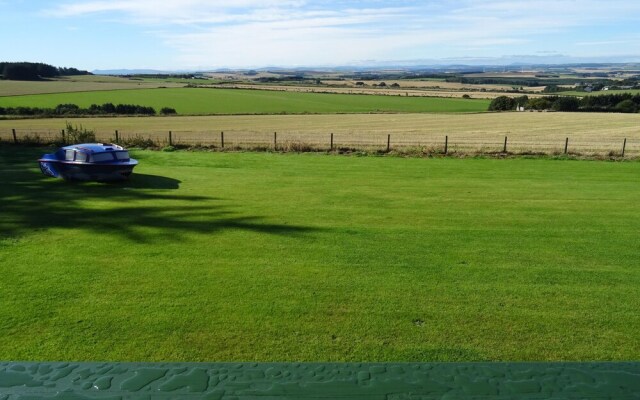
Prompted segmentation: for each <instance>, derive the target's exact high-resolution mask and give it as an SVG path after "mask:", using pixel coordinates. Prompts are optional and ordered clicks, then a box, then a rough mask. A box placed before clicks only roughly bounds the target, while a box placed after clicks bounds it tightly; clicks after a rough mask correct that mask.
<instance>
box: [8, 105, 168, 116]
mask: <svg viewBox="0 0 640 400" xmlns="http://www.w3.org/2000/svg"><path fill="white" fill-rule="evenodd" d="M160 114H163V115H168V114H176V110H175V109H173V108H170V107H163V108H162V109H161V110H160ZM0 115H20V116H23V115H28V116H40V117H57V116H62V115H64V116H71V115H156V110H155V109H154V108H153V107H146V106H140V105H136V104H116V105H114V104H112V103H105V104H102V105H98V104H92V105H91V106H90V107H89V108H81V107H79V106H77V105H76V104H58V105H57V106H56V107H55V108H40V107H0Z"/></svg>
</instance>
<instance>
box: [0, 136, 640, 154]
mask: <svg viewBox="0 0 640 400" xmlns="http://www.w3.org/2000/svg"><path fill="white" fill-rule="evenodd" d="M64 139H65V138H64V131H62V132H61V131H54V130H46V131H38V130H28V129H23V130H18V129H11V130H4V131H2V130H0V144H7V143H32V144H59V143H63V142H64ZM96 140H97V141H103V142H114V143H120V144H123V145H125V146H132V147H133V146H142V147H153V146H155V147H164V146H206V147H212V148H220V149H222V148H224V149H257V148H260V149H275V150H294V151H296V150H297V151H305V150H308V151H331V150H341V149H350V150H364V151H367V150H376V151H383V152H384V151H393V150H397V151H402V150H407V149H411V148H414V149H421V150H423V151H425V152H431V153H443V154H451V153H456V152H458V153H459V152H462V153H464V152H476V153H544V154H562V153H564V154H568V153H575V154H578V153H579V154H593V155H600V154H605V155H615V156H622V157H624V156H639V155H640V135H638V136H636V137H623V136H608V137H603V138H599V139H593V138H588V139H585V138H584V137H571V135H567V134H565V135H559V134H556V135H554V136H552V137H550V136H548V135H544V136H543V135H538V136H534V135H531V136H524V137H522V136H521V135H520V136H517V135H516V136H498V135H496V136H482V137H480V136H473V135H470V134H469V133H465V134H461V135H455V134H452V133H447V134H444V133H443V134H442V135H438V136H435V135H433V134H417V133H407V134H397V133H394V134H393V135H392V134H388V133H384V134H383V133H365V132H352V133H344V134H337V133H335V132H327V133H326V134H317V133H300V132H295V131H291V132H273V131H214V130H211V131H209V132H202V131H176V130H170V131H169V130H167V131H165V132H152V133H145V134H137V133H134V132H124V131H122V130H120V129H117V130H116V129H114V130H113V131H111V132H105V131H98V132H96Z"/></svg>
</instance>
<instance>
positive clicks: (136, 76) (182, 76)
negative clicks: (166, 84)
mask: <svg viewBox="0 0 640 400" xmlns="http://www.w3.org/2000/svg"><path fill="white" fill-rule="evenodd" d="M121 76H122V77H123V78H129V79H207V78H206V77H203V76H202V75H195V74H129V75H121Z"/></svg>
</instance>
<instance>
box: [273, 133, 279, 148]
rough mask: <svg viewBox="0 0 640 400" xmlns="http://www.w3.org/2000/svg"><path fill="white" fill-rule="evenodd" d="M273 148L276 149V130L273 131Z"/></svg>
mask: <svg viewBox="0 0 640 400" xmlns="http://www.w3.org/2000/svg"><path fill="white" fill-rule="evenodd" d="M273 149H274V150H278V132H273Z"/></svg>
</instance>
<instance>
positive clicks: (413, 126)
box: [0, 112, 640, 155]
mask: <svg viewBox="0 0 640 400" xmlns="http://www.w3.org/2000/svg"><path fill="white" fill-rule="evenodd" d="M68 121H69V122H71V123H73V124H81V125H83V126H84V127H86V128H88V129H93V130H95V131H96V133H97V134H98V138H99V139H100V140H105V141H107V140H113V138H114V136H115V135H114V132H115V130H118V131H119V135H120V138H123V137H129V136H134V135H139V136H142V137H145V138H147V137H150V138H153V139H155V140H158V141H160V142H162V141H166V140H167V139H168V132H169V131H172V138H173V140H174V142H178V143H185V144H209V145H219V144H220V132H221V131H224V132H225V134H224V136H225V144H226V145H227V146H247V145H265V146H270V145H272V144H273V136H274V135H273V133H274V132H277V141H278V143H279V144H285V143H305V144H308V145H310V146H312V147H318V148H328V147H329V140H330V134H331V133H334V145H335V146H336V147H340V146H345V147H356V148H379V147H385V146H386V143H387V135H391V145H392V147H393V146H421V147H433V148H439V147H442V146H443V145H444V139H445V136H448V137H449V149H450V150H454V151H455V150H460V151H475V150H482V151H497V150H501V149H502V148H503V145H504V137H505V136H508V150H509V151H513V152H520V151H536V152H557V151H563V150H564V145H565V139H566V138H569V151H575V152H580V153H608V152H610V151H614V152H619V151H620V150H621V149H622V142H623V140H624V138H627V147H626V151H627V154H629V155H632V154H636V155H638V154H640V130H639V129H638V126H640V114H598V113H546V112H523V113H516V112H512V113H483V114H457V115H445V114H435V115H434V114H355V115H354V114H344V115H342V114H340V115H263V116H204V117H146V118H145V117H137V118H136V117H130V118H126V117H125V118H70V119H68ZM64 126H65V120H64V119H27V120H0V140H3V141H9V140H12V134H11V129H12V128H13V129H16V131H17V134H18V136H21V135H25V134H34V133H37V134H39V135H41V136H49V137H53V136H55V135H58V134H59V132H60V130H61V129H62V128H64Z"/></svg>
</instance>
